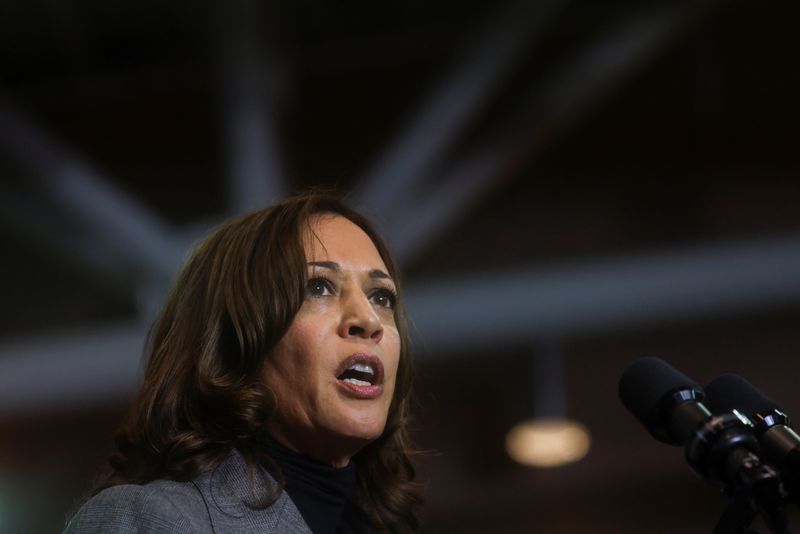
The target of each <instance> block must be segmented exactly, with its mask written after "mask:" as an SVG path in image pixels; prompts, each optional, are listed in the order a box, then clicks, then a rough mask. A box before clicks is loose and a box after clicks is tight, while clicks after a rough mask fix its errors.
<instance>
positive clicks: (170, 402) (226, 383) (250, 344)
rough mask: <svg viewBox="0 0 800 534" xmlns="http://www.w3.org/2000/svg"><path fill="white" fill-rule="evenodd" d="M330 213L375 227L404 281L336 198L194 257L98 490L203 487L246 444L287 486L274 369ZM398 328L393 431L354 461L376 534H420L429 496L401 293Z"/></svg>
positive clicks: (269, 213)
mask: <svg viewBox="0 0 800 534" xmlns="http://www.w3.org/2000/svg"><path fill="white" fill-rule="evenodd" d="M318 213H334V214H338V215H341V216H343V217H345V218H347V219H349V220H350V221H352V222H353V223H354V224H356V225H357V226H359V227H360V228H361V229H362V230H364V232H366V234H367V235H368V236H369V237H370V239H371V240H372V242H373V244H374V245H375V247H376V249H377V250H378V252H379V253H380V256H381V258H382V259H383V261H384V263H385V264H386V266H387V268H388V270H389V274H390V275H391V276H392V278H393V279H394V280H395V281H396V282H397V283H399V277H398V272H397V266H396V263H395V261H394V260H393V258H392V256H391V254H390V253H389V250H388V249H387V247H386V245H385V243H384V242H383V240H382V239H381V237H380V236H379V235H378V233H377V232H376V231H375V230H374V228H373V227H372V225H371V224H370V223H369V221H367V219H366V218H365V217H363V216H362V215H360V214H359V213H357V212H355V211H353V210H351V209H350V208H348V207H347V206H345V205H344V204H343V203H342V202H341V200H339V198H338V197H336V196H333V195H330V194H327V193H320V192H316V191H309V192H306V193H303V194H300V195H298V196H294V197H291V198H288V199H286V200H283V201H282V202H279V203H277V204H275V205H273V206H271V207H269V208H266V209H263V210H260V211H256V212H254V213H250V214H247V215H244V216H242V217H239V218H236V219H233V220H231V221H229V222H227V223H225V224H224V225H222V226H221V227H220V228H218V229H217V230H216V231H215V232H213V233H212V234H211V235H210V236H209V237H208V238H206V239H205V240H204V241H203V242H202V243H201V244H200V245H199V247H197V249H196V250H195V251H194V253H193V254H192V255H191V256H190V258H189V259H188V260H187V262H186V263H185V265H184V267H183V269H182V270H181V272H180V274H179V275H178V278H177V281H176V282H175V284H174V286H173V288H172V290H171V292H170V294H169V297H168V298H167V301H166V303H165V305H164V308H163V309H162V311H161V314H160V315H159V317H158V319H157V321H156V322H155V324H154V325H153V328H152V329H151V332H150V335H149V338H148V343H147V348H146V356H147V359H146V364H145V370H144V380H143V383H142V386H141V388H140V390H139V392H138V394H137V396H136V398H135V400H134V403H133V405H132V406H131V410H130V413H129V415H128V417H127V419H126V421H125V422H124V424H123V425H122V427H121V428H120V430H119V432H118V433H117V436H116V439H115V443H116V448H115V450H114V452H113V453H112V455H111V457H110V459H109V469H108V471H107V473H106V474H105V475H104V476H103V477H102V478H101V479H100V483H99V484H98V485H97V487H96V488H95V490H94V493H97V492H99V491H101V490H102V489H104V488H107V487H109V486H114V485H117V484H125V483H134V484H143V483H146V482H149V481H152V480H155V479H164V478H167V479H173V480H191V479H193V478H195V477H197V476H198V475H199V474H200V473H203V472H206V471H209V470H211V469H213V468H214V467H215V466H216V465H218V464H219V463H220V462H221V461H222V459H223V458H224V457H225V456H226V455H227V454H228V453H229V452H230V451H231V450H232V449H234V448H236V449H238V450H239V451H240V452H241V453H242V454H243V456H244V458H245V459H246V461H247V462H248V464H249V465H250V466H252V465H253V464H254V463H256V462H260V463H261V464H262V465H265V466H267V468H268V469H269V470H270V471H271V472H273V474H276V475H277V478H278V479H279V480H282V476H281V474H280V472H276V471H277V467H276V464H275V463H274V462H273V461H271V459H270V458H269V457H267V456H266V453H265V451H264V448H263V446H260V445H259V443H258V436H259V435H260V434H262V433H263V431H264V426H265V425H264V423H265V421H266V420H267V419H268V418H269V417H270V414H271V413H273V410H274V407H275V406H274V402H275V401H274V396H273V395H271V394H270V392H269V391H268V390H267V388H266V387H265V386H264V384H263V376H262V367H263V363H264V361H265V359H266V358H269V355H270V353H271V352H272V349H273V348H274V347H275V345H276V344H277V342H278V341H279V340H280V339H281V338H282V337H283V335H284V334H285V333H286V332H287V330H288V329H289V326H290V324H291V323H292V321H293V320H294V317H295V315H296V314H297V311H298V310H299V309H300V306H301V305H302V303H303V300H304V298H305V289H306V284H307V280H306V278H307V276H308V275H307V268H306V258H305V252H304V248H303V243H304V239H305V238H306V237H307V236H308V235H309V233H310V232H311V227H310V221H309V220H310V218H311V217H312V216H313V215H315V214H318ZM395 320H396V324H397V327H398V330H399V333H400V339H401V349H400V361H399V365H398V370H397V380H396V387H395V392H394V398H393V399H392V403H391V406H390V409H389V414H388V419H387V423H386V427H385V430H384V432H383V434H382V435H381V436H380V437H379V438H378V439H377V440H376V441H374V442H372V443H370V444H369V445H367V446H366V447H364V448H363V449H362V450H360V451H359V452H358V453H357V454H356V455H355V456H354V458H355V459H356V461H357V462H358V471H357V473H358V474H357V482H356V491H355V496H354V499H355V501H356V504H357V505H358V506H359V508H360V509H361V511H362V512H363V513H364V514H365V516H366V517H368V518H369V519H370V521H371V523H372V524H373V526H374V527H375V528H377V529H379V530H384V531H392V532H402V531H413V530H416V529H417V528H418V526H419V525H418V520H417V516H416V512H415V510H416V509H417V508H418V506H419V505H420V504H421V502H422V499H421V497H420V494H419V489H418V487H417V484H415V483H414V482H413V479H414V467H413V465H412V463H411V461H410V455H411V454H413V452H414V451H413V450H412V447H411V442H410V439H409V434H408V422H409V411H410V390H411V376H412V369H411V358H410V355H409V352H408V331H407V325H406V318H405V312H404V309H403V304H402V298H401V297H400V296H398V300H397V305H396V308H395ZM276 497H277V495H272V496H267V497H266V500H265V501H264V505H268V504H270V503H271V502H272V500H274V499H275V498H276Z"/></svg>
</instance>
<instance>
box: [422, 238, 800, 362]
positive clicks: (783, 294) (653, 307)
mask: <svg viewBox="0 0 800 534" xmlns="http://www.w3.org/2000/svg"><path fill="white" fill-rule="evenodd" d="M406 301H407V306H408V310H409V317H411V319H412V328H411V331H412V333H413V334H414V338H415V344H416V346H417V347H418V348H419V349H420V350H422V351H424V353H423V354H421V355H420V356H421V357H422V358H436V357H440V356H443V355H447V354H454V353H457V351H458V350H459V349H475V348H484V347H485V348H496V347H500V346H505V345H507V344H509V343H514V342H519V341H526V340H531V339H539V338H546V339H552V338H558V337H561V336H567V335H578V334H585V333H590V332H600V331H607V330H610V329H620V328H630V327H634V326H638V325H647V324H650V325H652V324H665V323H669V322H671V321H688V320H698V319H703V318H712V317H719V316H725V315H731V314H735V313H740V312H745V311H752V310H765V309H770V308H776V307H779V306H785V305H797V304H798V303H800V236H791V237H782V238H771V239H761V240H757V241H750V242H739V243H727V244H716V245H708V246H705V247H695V248H692V249H689V250H676V251H668V252H662V253H657V254H650V255H643V256H629V257H620V258H614V259H607V260H599V261H593V262H585V263H576V264H574V265H563V266H560V267H554V268H551V269H540V268H535V267H525V268H520V269H517V270H511V271H508V270H506V271H499V272H495V273H484V274H477V275H473V276H465V277H462V278H460V279H452V278H442V279H440V280H427V281H425V282H421V283H417V284H414V285H413V286H411V287H409V289H408V291H407V292H406ZM454 351H455V352H454Z"/></svg>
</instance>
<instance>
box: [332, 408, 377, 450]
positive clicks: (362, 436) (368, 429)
mask: <svg viewBox="0 0 800 534" xmlns="http://www.w3.org/2000/svg"><path fill="white" fill-rule="evenodd" d="M341 423H342V424H341V425H337V426H338V428H337V433H338V434H340V435H342V436H347V437H348V438H350V439H354V440H358V441H361V442H364V444H365V445H366V444H367V443H370V442H372V441H375V440H376V439H378V438H379V437H381V435H382V434H383V431H384V429H385V428H386V415H383V414H381V415H373V416H367V417H364V416H363V415H362V416H361V417H349V418H347V419H346V420H345V421H341Z"/></svg>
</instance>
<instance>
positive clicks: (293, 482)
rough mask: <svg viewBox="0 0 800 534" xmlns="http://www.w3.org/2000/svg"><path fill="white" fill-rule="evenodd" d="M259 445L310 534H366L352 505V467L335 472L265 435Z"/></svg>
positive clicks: (353, 484) (354, 473) (356, 510)
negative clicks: (283, 481) (278, 473)
mask: <svg viewBox="0 0 800 534" xmlns="http://www.w3.org/2000/svg"><path fill="white" fill-rule="evenodd" d="M262 443H263V444H264V446H265V447H266V449H267V452H268V453H269V455H270V456H271V457H272V458H273V459H274V460H275V462H276V463H277V464H278V466H279V467H280V468H281V471H282V472H283V476H284V478H285V479H286V493H288V494H289V497H290V498H291V499H292V502H294V504H295V506H297V509H298V510H299V511H300V514H301V515H302V516H303V519H304V520H305V522H306V523H307V524H308V526H309V528H311V531H312V532H313V533H314V534H361V533H364V532H366V531H367V530H366V529H365V521H364V517H363V515H362V514H361V512H360V511H359V510H358V509H357V508H356V507H355V506H354V505H353V503H352V496H353V493H354V490H355V486H356V465H355V462H354V461H353V460H351V461H350V463H349V464H348V465H347V466H346V467H342V468H341V469H337V468H336V467H332V466H330V465H325V464H322V463H320V462H318V461H316V460H314V459H312V458H310V457H308V456H305V455H303V454H299V453H296V452H294V451H292V450H289V449H287V448H286V447H284V446H283V445H281V444H280V443H278V442H277V441H276V440H275V439H274V438H272V436H269V435H265V436H264V437H263V440H262Z"/></svg>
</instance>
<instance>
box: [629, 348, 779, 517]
mask: <svg viewBox="0 0 800 534" xmlns="http://www.w3.org/2000/svg"><path fill="white" fill-rule="evenodd" d="M619 396H620V399H621V400H622V403H623V404H624V405H625V407H626V408H627V409H628V410H629V411H630V412H631V413H632V414H633V416H634V417H635V418H636V419H637V420H638V421H639V422H640V423H642V424H643V425H644V426H645V428H646V429H647V430H648V432H650V434H651V435H652V436H653V437H654V438H656V439H657V440H659V441H662V442H664V443H668V444H671V445H677V446H685V453H686V460H687V461H688V462H689V465H690V466H691V467H692V468H693V469H694V470H695V471H696V472H698V473H699V474H700V475H701V476H702V477H704V478H706V479H708V480H709V481H711V482H712V483H714V484H717V485H721V486H723V487H724V488H725V489H726V490H729V491H730V492H731V493H733V492H734V491H735V490H736V489H739V488H743V487H746V488H752V489H753V491H754V493H756V494H758V495H760V496H761V497H763V499H765V500H766V501H769V502H775V501H776V500H779V496H780V480H779V479H778V478H777V475H776V474H775V472H774V471H772V469H770V468H769V467H767V466H765V465H763V464H762V463H761V461H760V460H759V458H758V453H759V444H758V439H757V438H756V437H755V435H754V433H753V424H752V423H751V422H750V421H749V420H748V419H747V418H746V417H744V416H743V415H741V414H740V413H738V412H733V411H732V412H729V413H724V414H721V415H712V413H711V410H709V409H708V407H707V406H706V405H705V404H704V403H703V401H704V399H705V392H704V391H703V388H701V387H700V386H699V385H698V384H697V383H696V382H694V381H693V380H691V379H690V378H689V377H687V376H686V375H684V374H683V373H681V372H679V371H678V370H676V369H675V368H673V367H672V366H671V365H669V364H668V363H666V362H665V361H664V360H661V359H660V358H653V357H648V358H642V359H640V360H637V361H636V362H634V363H633V364H632V365H631V366H630V367H628V369H627V370H626V371H625V372H624V373H623V375H622V378H621V379H620V382H619ZM759 500H760V499H759Z"/></svg>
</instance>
